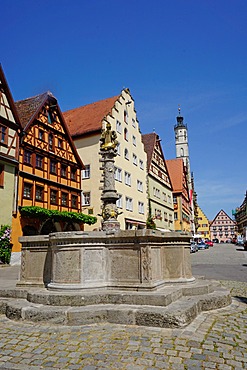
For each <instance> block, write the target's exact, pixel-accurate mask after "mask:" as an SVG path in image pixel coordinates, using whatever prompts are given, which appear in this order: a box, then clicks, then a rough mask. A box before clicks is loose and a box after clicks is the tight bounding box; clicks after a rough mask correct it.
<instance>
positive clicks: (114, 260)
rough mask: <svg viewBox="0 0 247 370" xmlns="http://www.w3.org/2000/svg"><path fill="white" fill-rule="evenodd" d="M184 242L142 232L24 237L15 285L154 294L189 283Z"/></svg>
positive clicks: (170, 235) (182, 237)
mask: <svg viewBox="0 0 247 370" xmlns="http://www.w3.org/2000/svg"><path fill="white" fill-rule="evenodd" d="M39 238H40V241H38V240H39ZM189 241H190V235H188V234H187V235H182V234H180V233H176V232H167V233H162V232H160V231H153V230H146V229H143V230H125V231H117V232H115V233H111V234H107V233H106V232H103V231H102V232H88V233H85V232H66V233H61V232H60V233H53V234H50V235H49V236H47V237H42V236H40V237H37V236H35V237H23V238H20V242H21V243H22V244H23V249H22V250H23V252H22V273H21V281H20V283H21V284H22V285H25V284H26V285H37V284H42V283H43V285H44V286H47V287H48V289H51V290H78V291H80V290H84V289H92V288H97V289H121V290H155V289H157V288H159V287H162V286H164V285H166V284H169V283H186V282H191V281H194V277H193V276H192V272H191V263H190V242H189Z"/></svg>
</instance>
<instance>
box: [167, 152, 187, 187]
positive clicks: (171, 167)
mask: <svg viewBox="0 0 247 370" xmlns="http://www.w3.org/2000/svg"><path fill="white" fill-rule="evenodd" d="M166 165H167V168H168V172H169V175H170V179H171V181H172V188H173V191H176V192H182V190H183V176H184V164H183V160H182V158H176V159H169V160H167V161H166Z"/></svg>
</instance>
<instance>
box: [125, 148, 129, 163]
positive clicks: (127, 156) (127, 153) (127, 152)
mask: <svg viewBox="0 0 247 370" xmlns="http://www.w3.org/2000/svg"><path fill="white" fill-rule="evenodd" d="M124 158H125V159H127V160H129V151H128V149H127V148H125V149H124Z"/></svg>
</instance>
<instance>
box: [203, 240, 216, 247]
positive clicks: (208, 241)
mask: <svg viewBox="0 0 247 370" xmlns="http://www.w3.org/2000/svg"><path fill="white" fill-rule="evenodd" d="M205 244H207V245H208V246H209V247H213V246H214V243H213V242H212V240H206V241H205Z"/></svg>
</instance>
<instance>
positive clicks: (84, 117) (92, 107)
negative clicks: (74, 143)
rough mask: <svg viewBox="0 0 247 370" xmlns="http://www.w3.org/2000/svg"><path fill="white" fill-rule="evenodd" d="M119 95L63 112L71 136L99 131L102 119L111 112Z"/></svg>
mask: <svg viewBox="0 0 247 370" xmlns="http://www.w3.org/2000/svg"><path fill="white" fill-rule="evenodd" d="M119 96H120V95H117V96H113V97H112V98H107V99H104V100H100V101H97V102H95V103H91V104H88V105H84V106H82V107H79V108H75V109H71V110H68V111H66V112H63V116H64V118H65V121H66V123H67V126H68V128H69V131H70V134H71V136H72V137H75V136H81V135H84V134H87V133H91V132H97V131H101V129H102V120H103V119H104V117H105V116H107V115H108V114H110V113H111V110H112V108H113V107H114V104H115V102H116V101H117V100H118V98H119Z"/></svg>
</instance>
